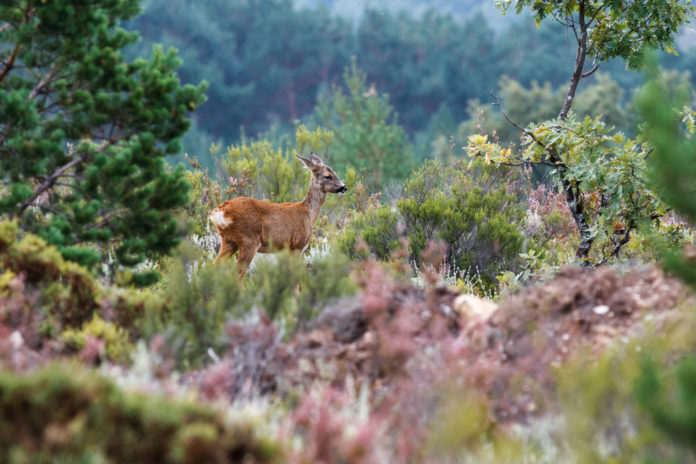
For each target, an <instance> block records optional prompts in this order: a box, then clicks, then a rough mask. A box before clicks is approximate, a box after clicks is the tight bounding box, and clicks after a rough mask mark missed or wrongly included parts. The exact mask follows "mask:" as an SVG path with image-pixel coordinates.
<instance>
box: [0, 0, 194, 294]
mask: <svg viewBox="0 0 696 464" xmlns="http://www.w3.org/2000/svg"><path fill="white" fill-rule="evenodd" d="M139 6H140V1H139V0H83V1H80V2H62V1H41V2H35V1H32V0H10V1H9V2H3V5H2V6H0V215H2V216H10V217H14V218H17V220H18V221H19V224H20V225H21V227H22V228H23V229H24V230H26V231H32V232H35V233H36V234H38V235H40V236H41V237H43V238H44V239H45V240H47V241H48V242H49V243H51V244H53V245H56V246H57V247H58V249H59V250H60V251H61V253H62V254H63V256H64V257H65V258H67V259H69V260H73V261H77V262H79V263H81V264H84V265H87V266H94V265H95V264H96V263H98V262H99V261H102V262H104V261H105V256H106V255H107V253H108V252H109V250H111V249H112V247H113V250H114V256H115V260H114V263H113V266H112V268H119V267H121V268H123V267H131V266H134V265H137V264H139V263H141V262H143V260H144V259H145V258H146V256H147V255H150V254H152V253H157V252H166V251H167V250H170V249H171V248H172V247H173V246H174V245H175V244H176V243H177V237H176V222H175V220H174V218H173V216H172V214H171V212H170V210H172V209H174V208H177V207H179V206H181V205H183V204H185V202H186V200H187V191H188V186H187V184H186V182H185V181H184V178H183V170H182V169H181V168H177V169H174V170H169V169H167V168H166V165H165V162H164V156H165V155H166V154H171V153H175V152H176V151H177V150H178V148H179V139H180V137H181V136H182V135H183V134H184V133H185V132H186V130H187V129H188V127H189V121H188V120H187V117H186V115H187V113H188V112H189V111H191V110H193V109H195V108H196V106H198V105H199V104H201V103H202V102H203V101H204V99H205V97H204V93H203V92H204V88H205V84H204V83H203V84H199V85H198V86H191V85H187V86H181V85H180V83H179V79H178V77H177V76H176V74H175V70H176V68H177V67H178V66H179V65H180V60H179V59H177V57H176V52H175V51H174V50H169V51H167V52H163V51H162V49H161V48H155V49H154V52H153V54H152V56H151V57H150V59H149V61H146V60H144V59H136V60H134V61H132V62H128V61H126V59H125V58H124V56H123V54H122V50H123V48H124V47H126V46H127V45H129V44H132V43H133V42H135V41H136V40H137V38H138V35H137V34H136V33H132V32H127V31H126V30H124V29H123V28H121V27H119V24H120V22H121V21H124V20H127V19H129V18H132V17H133V16H134V15H135V14H137V13H138V11H139ZM95 245H96V246H95ZM153 277H154V276H153V275H152V274H136V275H135V276H134V282H135V283H138V284H145V283H147V282H148V281H151V280H152V279H153Z"/></svg>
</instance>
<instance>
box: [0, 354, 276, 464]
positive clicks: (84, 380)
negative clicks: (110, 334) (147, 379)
mask: <svg viewBox="0 0 696 464" xmlns="http://www.w3.org/2000/svg"><path fill="white" fill-rule="evenodd" d="M253 427H254V426H253V424H250V423H245V422H243V421H242V420H238V421H236V423H231V422H230V421H228V420H225V418H224V417H223V416H222V415H221V414H220V413H216V412H215V411H213V410H211V409H209V408H207V407H204V406H200V405H196V404H193V403H189V402H184V401H181V400H170V399H166V398H164V397H157V396H151V395H145V394H141V393H130V392H124V391H122V390H120V389H119V388H118V387H116V385H114V384H113V382H111V381H110V380H108V379H106V378H104V377H102V376H101V375H99V374H95V373H93V372H90V371H88V370H86V369H84V368H81V367H80V366H79V365H76V364H58V365H52V366H49V367H47V368H44V369H42V370H40V371H38V372H35V373H32V374H29V375H16V374H12V373H9V372H2V373H1V374H0V461H1V462H5V463H8V464H20V463H35V464H41V463H46V464H48V463H56V462H58V463H61V462H62V463H68V462H105V463H110V462H112V463H120V462H124V463H125V462H128V463H152V462H168V463H201V462H211V463H212V462H217V463H238V462H256V463H268V462H277V460H278V458H279V455H280V448H279V446H278V445H277V444H276V443H274V442H272V441H270V440H269V439H266V438H263V437H261V436H259V434H258V433H257V431H255V430H254V428H253Z"/></svg>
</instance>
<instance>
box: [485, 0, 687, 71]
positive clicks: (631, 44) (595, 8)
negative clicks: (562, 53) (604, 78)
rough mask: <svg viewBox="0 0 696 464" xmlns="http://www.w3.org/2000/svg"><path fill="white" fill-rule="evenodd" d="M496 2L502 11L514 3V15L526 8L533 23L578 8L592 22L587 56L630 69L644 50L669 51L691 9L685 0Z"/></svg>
mask: <svg viewBox="0 0 696 464" xmlns="http://www.w3.org/2000/svg"><path fill="white" fill-rule="evenodd" d="M496 5H497V6H499V7H500V8H501V9H502V10H503V12H506V11H507V10H508V9H509V8H510V7H511V6H514V9H515V11H516V13H517V14H520V13H521V12H522V11H523V10H524V9H525V8H526V7H529V8H530V9H531V11H532V14H533V15H534V17H535V19H536V22H537V24H539V23H541V22H542V21H543V20H545V19H547V18H549V17H559V18H565V17H568V16H570V15H573V14H575V13H578V12H579V11H581V12H582V13H581V14H582V15H583V16H586V19H585V21H586V22H587V24H588V26H590V25H594V27H592V28H591V29H590V30H589V36H588V53H589V55H590V56H591V57H593V58H595V59H596V60H597V61H607V60H609V59H610V58H622V59H624V60H626V62H627V63H628V65H629V66H630V67H631V68H634V69H637V68H639V67H640V66H641V65H642V56H643V52H644V51H646V50H651V49H654V48H658V47H662V48H663V49H666V50H668V51H670V50H673V49H672V48H671V45H670V44H671V43H672V42H673V41H674V37H675V34H676V33H677V30H678V29H679V27H680V26H681V25H682V24H684V23H685V22H687V21H688V20H689V15H690V14H691V13H693V12H694V6H693V5H691V2H690V1H688V0H681V1H680V0H677V1H669V2H665V1H662V0H647V1H640V2H635V1H630V0H602V1H598V0H581V1H577V0H564V1H555V0H499V1H497V2H496Z"/></svg>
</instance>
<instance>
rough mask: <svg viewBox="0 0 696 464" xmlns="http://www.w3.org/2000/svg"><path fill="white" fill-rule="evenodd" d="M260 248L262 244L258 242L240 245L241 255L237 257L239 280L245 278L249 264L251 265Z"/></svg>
mask: <svg viewBox="0 0 696 464" xmlns="http://www.w3.org/2000/svg"><path fill="white" fill-rule="evenodd" d="M259 247H261V244H260V243H258V242H256V243H255V242H245V243H241V244H240V245H239V254H238V255H237V265H238V267H239V280H242V278H244V273H245V272H246V270H247V268H248V267H249V264H251V260H252V259H254V255H256V252H257V251H258V249H259Z"/></svg>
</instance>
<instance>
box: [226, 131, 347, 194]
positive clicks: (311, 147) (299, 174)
mask: <svg viewBox="0 0 696 464" xmlns="http://www.w3.org/2000/svg"><path fill="white" fill-rule="evenodd" d="M295 139H296V144H295V146H294V147H292V148H288V149H283V148H282V147H274V146H273V145H272V144H271V142H269V141H267V140H260V141H252V142H250V143H247V142H246V141H242V142H241V143H240V144H238V145H233V146H230V147H228V148H227V150H226V151H225V153H224V154H222V155H221V156H219V158H220V159H219V165H220V168H221V169H222V173H223V176H224V178H225V181H226V182H229V186H228V187H227V189H228V193H229V195H231V196H248V197H252V198H258V199H267V200H270V201H273V202H286V201H298V200H302V198H303V197H304V195H305V193H306V191H307V186H308V185H309V171H307V170H306V169H305V168H304V166H303V165H302V163H300V162H299V161H298V160H297V159H295V155H304V154H306V153H308V152H310V151H314V152H317V153H324V152H326V150H328V148H329V147H330V146H331V141H332V140H333V133H331V132H330V131H324V130H322V129H316V130H314V131H312V132H310V131H309V130H307V128H306V127H305V126H302V125H301V126H299V127H298V128H297V131H296V132H295ZM218 150H219V147H213V148H212V151H213V152H216V151H218ZM339 175H340V173H339Z"/></svg>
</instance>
